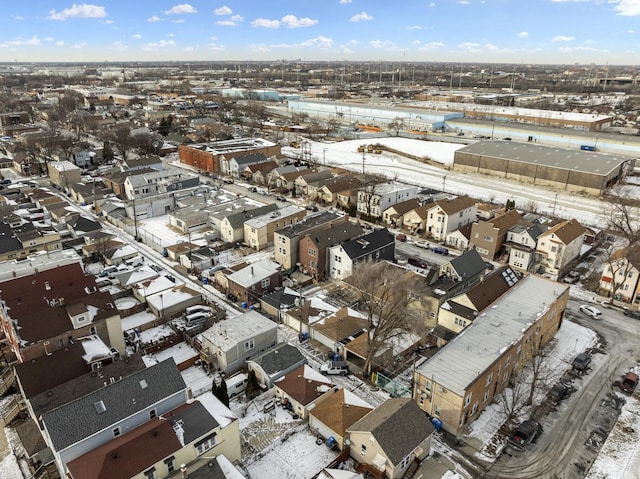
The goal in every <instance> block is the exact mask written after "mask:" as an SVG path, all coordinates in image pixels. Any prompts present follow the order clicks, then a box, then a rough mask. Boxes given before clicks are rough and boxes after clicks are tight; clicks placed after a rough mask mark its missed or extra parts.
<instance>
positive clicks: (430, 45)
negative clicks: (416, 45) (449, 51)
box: [420, 42, 444, 50]
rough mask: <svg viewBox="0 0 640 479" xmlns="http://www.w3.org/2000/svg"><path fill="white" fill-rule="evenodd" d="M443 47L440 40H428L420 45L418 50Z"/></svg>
mask: <svg viewBox="0 0 640 479" xmlns="http://www.w3.org/2000/svg"><path fill="white" fill-rule="evenodd" d="M442 47H444V43H442V42H430V43H425V44H424V45H422V46H421V47H420V50H437V49H438V48H442Z"/></svg>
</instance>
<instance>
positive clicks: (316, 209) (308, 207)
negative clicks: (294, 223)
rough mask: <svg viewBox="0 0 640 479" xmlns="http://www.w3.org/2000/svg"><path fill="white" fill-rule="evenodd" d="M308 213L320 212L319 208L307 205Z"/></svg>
mask: <svg viewBox="0 0 640 479" xmlns="http://www.w3.org/2000/svg"><path fill="white" fill-rule="evenodd" d="M307 211H314V212H315V211H318V207H317V206H316V205H307Z"/></svg>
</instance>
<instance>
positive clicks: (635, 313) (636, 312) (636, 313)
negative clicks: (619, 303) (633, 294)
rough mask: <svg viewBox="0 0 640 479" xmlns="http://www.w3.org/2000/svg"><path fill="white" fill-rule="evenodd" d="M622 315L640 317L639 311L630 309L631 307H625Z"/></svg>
mask: <svg viewBox="0 0 640 479" xmlns="http://www.w3.org/2000/svg"><path fill="white" fill-rule="evenodd" d="M624 315H625V316H628V317H630V318H633V319H640V311H632V310H631V309H625V310H624Z"/></svg>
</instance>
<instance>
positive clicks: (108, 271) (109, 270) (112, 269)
mask: <svg viewBox="0 0 640 479" xmlns="http://www.w3.org/2000/svg"><path fill="white" fill-rule="evenodd" d="M116 271H118V267H117V266H107V267H106V268H104V269H103V270H102V271H100V273H98V276H100V277H101V278H104V277H105V276H109V275H110V274H113V273H115V272H116Z"/></svg>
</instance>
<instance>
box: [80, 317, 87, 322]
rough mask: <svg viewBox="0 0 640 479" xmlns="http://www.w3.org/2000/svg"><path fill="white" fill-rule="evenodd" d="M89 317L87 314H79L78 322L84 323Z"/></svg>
mask: <svg viewBox="0 0 640 479" xmlns="http://www.w3.org/2000/svg"><path fill="white" fill-rule="evenodd" d="M86 319H87V318H86V317H85V316H78V322H79V323H83V322H84V321H85V320H86Z"/></svg>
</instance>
